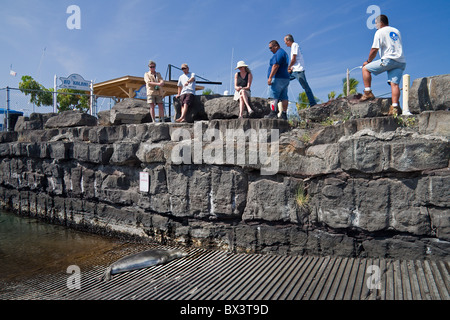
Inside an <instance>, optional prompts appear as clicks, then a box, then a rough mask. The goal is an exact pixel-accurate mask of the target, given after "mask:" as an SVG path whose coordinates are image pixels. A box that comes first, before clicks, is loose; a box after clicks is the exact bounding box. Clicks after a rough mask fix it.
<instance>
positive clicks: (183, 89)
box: [175, 63, 196, 122]
mask: <svg viewBox="0 0 450 320" xmlns="http://www.w3.org/2000/svg"><path fill="white" fill-rule="evenodd" d="M181 70H182V71H183V74H182V75H181V76H180V77H179V78H178V84H177V86H178V94H177V96H176V97H177V98H180V104H181V116H180V117H179V118H178V119H176V120H175V121H176V122H186V113H187V110H188V108H189V106H191V105H192V103H193V102H194V95H195V86H196V81H195V73H191V72H189V66H188V65H187V64H186V63H183V64H182V65H181Z"/></svg>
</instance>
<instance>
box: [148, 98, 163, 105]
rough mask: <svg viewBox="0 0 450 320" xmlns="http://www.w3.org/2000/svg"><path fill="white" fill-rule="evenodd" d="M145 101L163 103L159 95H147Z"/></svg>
mask: <svg viewBox="0 0 450 320" xmlns="http://www.w3.org/2000/svg"><path fill="white" fill-rule="evenodd" d="M147 103H153V104H159V103H163V98H162V97H161V96H147Z"/></svg>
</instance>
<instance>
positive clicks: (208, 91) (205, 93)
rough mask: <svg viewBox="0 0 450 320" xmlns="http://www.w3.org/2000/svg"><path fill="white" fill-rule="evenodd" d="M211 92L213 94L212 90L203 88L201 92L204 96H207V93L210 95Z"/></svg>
mask: <svg viewBox="0 0 450 320" xmlns="http://www.w3.org/2000/svg"><path fill="white" fill-rule="evenodd" d="M212 94H214V92H213V91H212V89H209V88H208V89H205V90H203V92H202V95H204V96H209V95H212Z"/></svg>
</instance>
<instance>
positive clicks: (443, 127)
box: [419, 111, 450, 137]
mask: <svg viewBox="0 0 450 320" xmlns="http://www.w3.org/2000/svg"><path fill="white" fill-rule="evenodd" d="M419 132H420V133H421V134H433V135H439V136H445V137H450V111H425V112H423V113H421V114H420V116H419Z"/></svg>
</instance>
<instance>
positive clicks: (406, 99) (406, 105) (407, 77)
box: [402, 74, 411, 116]
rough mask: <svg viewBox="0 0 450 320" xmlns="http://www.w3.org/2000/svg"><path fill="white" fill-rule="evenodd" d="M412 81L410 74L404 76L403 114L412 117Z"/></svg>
mask: <svg viewBox="0 0 450 320" xmlns="http://www.w3.org/2000/svg"><path fill="white" fill-rule="evenodd" d="M410 81H411V76H410V75H409V74H405V75H404V76H403V112H402V114H403V115H405V116H410V115H411V112H409V84H410Z"/></svg>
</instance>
